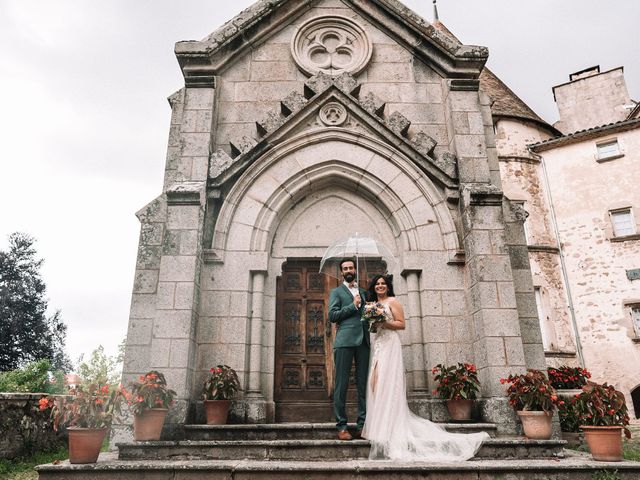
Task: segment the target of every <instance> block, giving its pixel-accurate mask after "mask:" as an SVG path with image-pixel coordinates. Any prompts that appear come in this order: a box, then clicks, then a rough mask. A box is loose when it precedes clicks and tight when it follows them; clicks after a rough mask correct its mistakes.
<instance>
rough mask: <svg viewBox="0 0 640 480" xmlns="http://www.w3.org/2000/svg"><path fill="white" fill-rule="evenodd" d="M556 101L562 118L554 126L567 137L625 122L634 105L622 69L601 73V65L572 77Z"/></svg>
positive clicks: (557, 91) (559, 88) (559, 87)
mask: <svg viewBox="0 0 640 480" xmlns="http://www.w3.org/2000/svg"><path fill="white" fill-rule="evenodd" d="M553 98H554V99H555V101H556V105H557V106H558V113H559V114H560V120H559V121H558V122H557V123H556V124H555V125H554V126H555V127H556V128H557V129H558V130H560V131H561V132H562V133H564V134H568V133H573V132H577V131H578V130H585V129H588V128H593V127H599V126H602V125H606V124H608V123H614V122H620V121H622V120H625V119H626V117H627V115H628V114H629V111H628V109H627V107H625V106H627V105H629V104H630V103H631V99H630V98H629V92H628V91H627V84H626V83H625V81H624V69H623V67H618V68H614V69H613V70H609V71H607V72H600V66H599V65H596V66H594V67H589V68H586V69H584V70H580V71H579V72H575V73H572V74H571V75H569V82H567V83H563V84H562V85H557V86H555V87H553Z"/></svg>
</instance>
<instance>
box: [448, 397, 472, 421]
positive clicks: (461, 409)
mask: <svg viewBox="0 0 640 480" xmlns="http://www.w3.org/2000/svg"><path fill="white" fill-rule="evenodd" d="M472 406H473V400H447V410H449V415H451V420H457V421H461V420H471V407H472Z"/></svg>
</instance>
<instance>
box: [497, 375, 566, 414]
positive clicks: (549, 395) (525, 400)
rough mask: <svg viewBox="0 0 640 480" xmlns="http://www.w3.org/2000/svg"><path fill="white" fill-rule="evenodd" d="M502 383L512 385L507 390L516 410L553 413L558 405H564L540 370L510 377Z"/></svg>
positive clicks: (502, 380) (510, 401) (501, 380)
mask: <svg viewBox="0 0 640 480" xmlns="http://www.w3.org/2000/svg"><path fill="white" fill-rule="evenodd" d="M500 383H502V384H503V385H504V384H505V383H509V384H510V385H509V387H508V388H507V395H508V396H509V405H511V406H513V407H514V408H515V409H516V410H531V411H544V412H551V411H553V409H554V408H555V407H556V406H557V405H560V404H564V401H563V400H559V399H558V396H557V394H556V391H555V389H554V388H553V387H552V386H551V384H550V383H549V379H548V378H547V376H546V375H545V374H544V372H541V371H540V370H535V369H529V370H527V373H523V374H520V375H509V377H508V378H501V379H500Z"/></svg>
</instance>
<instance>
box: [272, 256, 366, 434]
mask: <svg viewBox="0 0 640 480" xmlns="http://www.w3.org/2000/svg"><path fill="white" fill-rule="evenodd" d="M319 265H320V262H319V261H307V260H305V261H291V260H289V261H287V262H286V263H285V264H284V265H283V269H282V276H281V277H279V278H278V280H277V301H276V351H275V358H276V360H275V363H276V365H275V379H274V380H275V382H274V383H275V385H274V400H275V403H276V421H278V422H331V421H332V420H333V401H332V394H333V347H332V342H333V338H334V335H335V327H334V326H333V325H332V324H331V323H330V322H329V319H328V316H327V313H328V309H329V292H330V290H331V289H332V288H334V287H336V286H337V285H338V284H339V282H338V280H337V279H332V278H331V277H328V276H326V275H324V274H321V273H318V267H319ZM351 377H352V382H351V385H350V387H349V394H348V401H347V409H348V411H349V417H350V418H353V419H355V411H356V408H355V407H356V406H355V398H356V397H355V381H354V380H353V379H354V376H353V371H352V376H351Z"/></svg>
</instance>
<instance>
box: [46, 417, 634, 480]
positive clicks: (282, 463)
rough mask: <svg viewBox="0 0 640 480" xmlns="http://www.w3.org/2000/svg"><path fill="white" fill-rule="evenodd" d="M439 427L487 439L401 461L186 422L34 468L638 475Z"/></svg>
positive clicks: (245, 477) (446, 478)
mask: <svg viewBox="0 0 640 480" xmlns="http://www.w3.org/2000/svg"><path fill="white" fill-rule="evenodd" d="M443 426H444V427H445V428H446V429H447V430H450V431H465V432H474V431H487V432H488V433H490V434H491V435H492V438H490V439H489V440H487V441H486V442H485V443H484V444H483V445H482V447H481V449H480V451H479V452H478V454H477V456H476V458H474V459H473V460H470V461H468V462H458V463H448V464H445V463H428V462H411V463H401V462H392V461H371V460H368V454H369V442H368V441H366V440H352V441H348V442H344V441H339V440H336V439H335V438H334V435H335V429H334V428H335V427H334V426H333V425H332V424H276V425H223V426H207V425H187V426H185V427H184V436H185V439H184V440H179V441H158V442H130V443H120V444H117V447H118V452H110V453H105V454H101V456H100V459H99V460H98V463H96V464H90V465H71V464H69V463H68V462H67V461H65V462H62V463H60V464H58V465H53V464H49V465H40V466H39V467H38V468H37V469H38V472H39V476H40V479H41V480H61V479H70V480H89V479H103V480H116V479H127V480H129V479H131V480H133V479H138V478H142V479H144V480H187V479H193V480H200V479H203V480H204V479H213V480H222V479H224V480H249V479H273V480H276V479H278V480H280V479H284V480H286V479H305V480H320V479H323V480H324V479H329V480H347V479H348V480H356V479H374V478H375V479H379V480H382V479H393V480H405V479H407V480H408V479H418V478H422V479H424V478H427V479H433V480H467V479H469V480H471V479H473V480H489V479H498V478H500V479H505V480H506V479H508V480H549V479H553V480H592V479H593V474H594V473H595V472H596V471H598V470H603V469H607V470H612V471H613V470H617V471H618V479H619V480H631V479H638V478H640V463H637V462H621V463H602V462H594V461H592V460H591V459H590V457H589V456H588V455H586V454H580V453H576V452H573V451H570V450H564V449H563V447H564V445H565V443H566V442H564V441H561V440H537V441H536V440H528V439H525V438H523V437H505V436H495V432H496V426H495V425H493V424H480V423H476V424H473V423H467V424H444V425H443Z"/></svg>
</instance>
